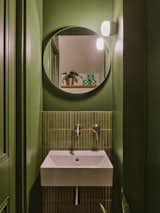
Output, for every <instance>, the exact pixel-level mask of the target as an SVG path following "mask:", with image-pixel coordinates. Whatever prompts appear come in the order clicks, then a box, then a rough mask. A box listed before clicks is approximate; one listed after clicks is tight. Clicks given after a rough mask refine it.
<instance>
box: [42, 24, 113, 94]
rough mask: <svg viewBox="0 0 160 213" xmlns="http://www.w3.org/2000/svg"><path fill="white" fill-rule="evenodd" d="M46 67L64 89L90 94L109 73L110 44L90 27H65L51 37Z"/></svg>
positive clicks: (46, 70) (56, 83) (61, 88)
mask: <svg viewBox="0 0 160 213" xmlns="http://www.w3.org/2000/svg"><path fill="white" fill-rule="evenodd" d="M43 66H44V70H45V73H46V75H47V76H48V78H49V80H50V81H51V82H52V83H53V84H54V86H56V87H57V88H59V89H60V90H62V91H64V92H67V93H72V94H82V93H87V92H90V91H92V90H94V89H96V88H97V87H99V86H100V85H101V84H102V83H103V82H104V80H105V79H106V78H107V76H108V75H109V71H110V51H109V47H108V45H107V43H106V41H104V39H103V38H101V37H100V36H99V35H98V34H97V33H96V32H94V31H92V30H90V29H87V28H83V27H65V28H63V29H60V30H58V31H56V33H54V34H53V35H52V36H51V37H50V39H49V40H48V42H47V44H46V46H45V49H44V53H43Z"/></svg>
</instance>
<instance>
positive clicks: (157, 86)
mask: <svg viewBox="0 0 160 213" xmlns="http://www.w3.org/2000/svg"><path fill="white" fill-rule="evenodd" d="M147 3H148V7H147V12H148V23H147V29H148V59H147V62H148V75H147V76H148V147H147V163H146V167H147V182H146V188H147V189H146V194H147V196H146V211H145V212H147V213H149V212H152V213H157V212H159V211H160V181H159V180H160V153H159V150H160V135H159V133H160V131H159V126H160V125H159V121H160V93H159V91H160V80H159V79H160V42H159V38H160V26H159V24H158V21H159V19H160V13H159V11H160V1H159V0H148V1H147Z"/></svg>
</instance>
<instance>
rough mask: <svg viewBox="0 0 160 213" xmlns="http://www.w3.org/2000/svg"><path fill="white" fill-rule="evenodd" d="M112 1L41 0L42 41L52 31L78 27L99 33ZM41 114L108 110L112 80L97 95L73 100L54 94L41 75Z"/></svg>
mask: <svg viewBox="0 0 160 213" xmlns="http://www.w3.org/2000/svg"><path fill="white" fill-rule="evenodd" d="M112 6H113V5H112V0H98V1H97V0H88V1H86V0H67V1H66V0H59V1H53V0H44V2H43V21H44V22H43V38H44V39H45V38H46V36H47V35H48V34H49V33H51V32H53V31H54V30H56V29H58V28H60V27H64V26H68V25H78V26H83V27H88V28H90V29H92V30H95V31H96V32H99V31H100V24H101V22H102V21H103V20H105V19H107V18H109V19H110V18H112V15H113V14H112ZM43 82H44V84H43V98H44V102H43V107H44V110H112V76H111V75H110V78H109V79H108V81H107V82H106V83H105V84H104V85H103V86H102V87H101V88H100V89H98V90H97V91H95V92H92V93H91V94H88V95H81V96H78V97H73V95H66V94H64V93H62V92H60V91H58V90H57V89H56V88H55V87H53V86H52V85H51V84H49V81H48V79H47V78H46V76H45V75H44V81H43Z"/></svg>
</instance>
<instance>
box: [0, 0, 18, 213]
mask: <svg viewBox="0 0 160 213" xmlns="http://www.w3.org/2000/svg"><path fill="white" fill-rule="evenodd" d="M15 32H16V1H14V0H12V1H11V0H6V1H5V0H1V1H0V211H4V208H6V206H7V205H8V207H9V208H8V212H9V213H15V212H16V209H15V208H16V202H15V201H16V181H15V179H16V172H15V170H16V167H15V164H16V162H15V156H16V149H15V145H16V144H15V143H16V138H15V132H16V125H15V124H16V119H15V107H16V105H15V100H16V91H15V83H16V82H15V72H16V69H15V65H16V64H15V62H16V58H15V55H16V54H15V49H16V48H15V41H16V38H15V35H16V34H15Z"/></svg>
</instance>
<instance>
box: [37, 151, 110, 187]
mask: <svg viewBox="0 0 160 213" xmlns="http://www.w3.org/2000/svg"><path fill="white" fill-rule="evenodd" d="M40 174H41V185H42V186H112V182H113V166H112V164H111V162H110V160H109V158H108V156H107V154H106V153H105V151H90V150H89V151H74V152H73V154H71V153H70V151H50V152H49V153H48V155H47V156H46V158H45V159H44V161H43V163H42V165H41V168H40Z"/></svg>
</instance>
